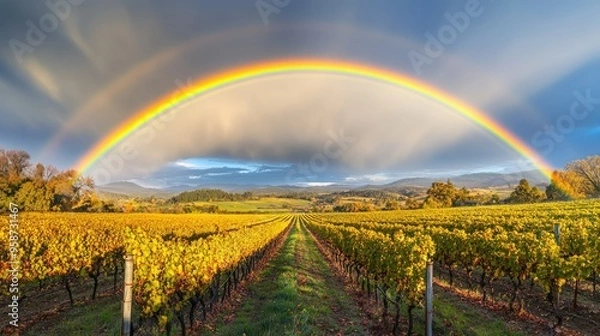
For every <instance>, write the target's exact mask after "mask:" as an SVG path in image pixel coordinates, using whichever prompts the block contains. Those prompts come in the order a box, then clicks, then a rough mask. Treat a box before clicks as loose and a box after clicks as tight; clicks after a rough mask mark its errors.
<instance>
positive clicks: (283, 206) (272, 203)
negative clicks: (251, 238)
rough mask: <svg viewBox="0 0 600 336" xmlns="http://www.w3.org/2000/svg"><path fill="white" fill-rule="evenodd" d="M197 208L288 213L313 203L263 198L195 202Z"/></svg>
mask: <svg viewBox="0 0 600 336" xmlns="http://www.w3.org/2000/svg"><path fill="white" fill-rule="evenodd" d="M194 205H197V206H211V205H216V206H218V207H219V210H220V211H225V212H288V211H290V210H292V209H300V210H307V209H310V206H311V202H310V201H306V200H300V199H291V198H290V199H287V198H275V197H263V198H260V199H258V200H246V201H214V202H194Z"/></svg>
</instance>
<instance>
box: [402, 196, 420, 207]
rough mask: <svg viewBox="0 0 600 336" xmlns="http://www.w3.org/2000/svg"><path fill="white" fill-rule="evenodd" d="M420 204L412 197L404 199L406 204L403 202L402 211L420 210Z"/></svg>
mask: <svg viewBox="0 0 600 336" xmlns="http://www.w3.org/2000/svg"><path fill="white" fill-rule="evenodd" d="M421 206H422V204H421V203H419V202H418V201H417V200H416V199H414V198H413V197H409V198H407V199H406V202H404V209H406V210H415V209H419V208H421Z"/></svg>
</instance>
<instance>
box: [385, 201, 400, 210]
mask: <svg viewBox="0 0 600 336" xmlns="http://www.w3.org/2000/svg"><path fill="white" fill-rule="evenodd" d="M398 209H400V204H399V203H398V201H397V200H395V199H388V200H386V201H385V206H384V207H383V210H398Z"/></svg>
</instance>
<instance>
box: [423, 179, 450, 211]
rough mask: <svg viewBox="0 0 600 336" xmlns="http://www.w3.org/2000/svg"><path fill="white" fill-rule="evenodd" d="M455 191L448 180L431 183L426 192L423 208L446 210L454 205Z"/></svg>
mask: <svg viewBox="0 0 600 336" xmlns="http://www.w3.org/2000/svg"><path fill="white" fill-rule="evenodd" d="M456 194H457V190H456V187H454V184H452V182H450V180H448V181H447V182H446V183H444V182H433V183H432V184H431V188H429V190H427V198H426V199H425V202H424V203H423V207H424V208H448V207H451V206H452V205H453V204H454V200H455V199H456Z"/></svg>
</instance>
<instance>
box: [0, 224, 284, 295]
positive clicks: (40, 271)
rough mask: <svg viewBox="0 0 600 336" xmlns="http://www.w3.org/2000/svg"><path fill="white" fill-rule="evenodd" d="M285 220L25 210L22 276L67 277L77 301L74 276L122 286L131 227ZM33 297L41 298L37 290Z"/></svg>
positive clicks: (184, 228)
mask: <svg viewBox="0 0 600 336" xmlns="http://www.w3.org/2000/svg"><path fill="white" fill-rule="evenodd" d="M281 219H283V217H282V216H274V215H228V216H220V215H210V214H200V215H164V214H128V215H125V216H123V215H118V214H75V213H24V214H22V215H20V222H21V225H20V228H19V239H18V253H17V254H18V258H19V259H18V260H19V266H20V267H19V280H20V282H21V283H23V284H29V283H33V282H38V283H39V286H38V287H39V288H41V287H42V285H43V284H44V285H46V286H48V285H51V284H56V283H61V282H62V284H63V285H64V287H65V289H66V290H67V292H68V294H69V299H70V301H71V303H73V295H72V292H71V287H72V283H73V282H74V280H77V281H78V282H79V281H81V280H82V279H84V278H91V279H92V280H93V291H92V297H95V296H96V291H97V288H98V282H99V278H100V277H101V276H102V275H104V274H106V275H110V276H111V277H112V278H113V285H114V286H115V287H116V285H117V277H118V274H119V272H122V269H123V256H124V252H125V228H131V229H134V230H135V229H136V228H139V229H142V230H144V231H145V232H147V233H149V234H152V235H156V236H160V237H162V238H165V239H169V238H174V237H178V239H187V240H195V239H198V238H202V237H204V238H207V237H210V235H211V234H215V233H219V232H221V233H222V232H234V231H235V230H238V229H241V228H249V227H254V226H261V225H264V224H268V223H273V222H275V221H280V220H281ZM7 235H8V232H7V230H2V231H0V239H1V240H3V241H8V236H7ZM9 259H10V258H9V250H8V245H2V246H0V272H2V274H4V275H5V276H6V274H8V270H9V269H10V267H11V265H10V264H9V263H8V261H9ZM5 283H7V282H5ZM31 287H32V286H21V287H20V288H19V290H20V291H21V293H19V294H21V295H20V296H21V297H23V296H24V295H23V294H25V293H22V292H23V291H32V288H31ZM3 290H6V288H4V286H3ZM27 296H28V297H29V300H31V299H33V298H35V295H33V293H29V295H27Z"/></svg>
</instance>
